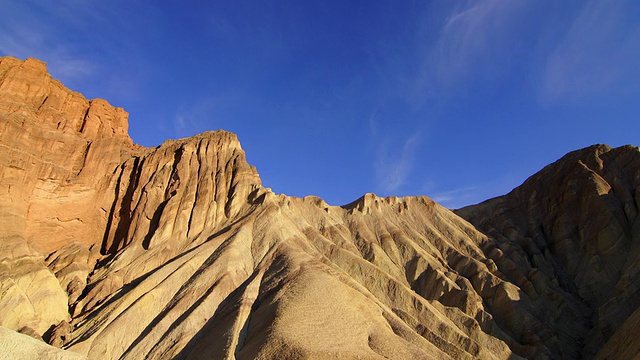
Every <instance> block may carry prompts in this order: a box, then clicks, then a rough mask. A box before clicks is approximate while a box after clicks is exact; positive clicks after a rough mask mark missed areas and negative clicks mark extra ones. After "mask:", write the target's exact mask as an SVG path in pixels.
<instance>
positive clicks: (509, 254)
mask: <svg viewBox="0 0 640 360" xmlns="http://www.w3.org/2000/svg"><path fill="white" fill-rule="evenodd" d="M639 204H640V150H639V149H638V148H637V147H635V146H623V147H620V148H616V149H612V148H611V147H609V146H606V145H595V146H592V147H589V148H586V149H582V150H579V151H575V152H572V153H570V154H567V155H566V156H564V157H563V158H562V159H560V160H558V161H557V162H555V163H554V164H551V165H549V166H547V167H545V168H544V169H543V170H542V171H540V172H539V173H537V174H536V175H534V176H532V177H531V178H529V179H528V180H527V181H526V182H525V183H524V184H523V185H522V186H520V187H518V188H516V189H515V190H513V191H512V192H511V193H509V194H508V195H505V196H502V197H499V198H496V199H492V200H489V201H487V202H484V203H482V204H479V205H476V206H471V207H468V208H465V209H462V210H460V211H458V214H459V215H461V216H462V217H464V218H466V219H467V220H469V221H470V222H471V223H473V224H474V225H476V226H477V227H478V228H479V229H481V230H483V231H484V232H485V233H486V234H488V235H490V236H491V237H493V238H494V239H495V240H496V241H495V242H494V243H495V248H496V250H495V251H496V252H499V253H500V254H501V257H502V258H506V259H507V260H503V261H502V262H497V264H498V267H499V268H501V269H503V268H505V269H507V268H508V269H509V271H508V272H507V271H505V270H503V271H505V272H507V274H509V275H510V276H509V278H510V279H511V280H512V281H513V282H514V283H516V284H517V285H518V286H520V287H524V286H525V285H523V284H529V283H530V284H531V285H532V287H533V288H534V289H535V290H534V291H535V292H536V293H537V294H538V295H540V296H541V297H540V298H541V299H545V301H547V299H552V298H555V299H556V301H553V303H555V304H557V308H558V309H563V310H560V313H559V314H558V313H556V319H557V320H555V321H554V320H551V319H550V320H548V321H547V324H548V326H549V327H550V329H551V330H553V331H554V332H555V333H556V334H564V336H566V337H570V338H571V339H572V340H573V341H572V342H566V343H565V344H564V345H563V348H565V349H566V351H567V352H566V354H573V355H572V356H584V357H586V358H592V357H593V356H595V354H596V353H597V352H598V350H599V349H600V348H601V347H602V346H603V345H604V343H605V342H606V341H607V340H608V339H609V338H610V337H611V336H612V335H613V334H614V333H615V332H616V331H618V329H620V328H621V327H622V325H623V323H624V322H625V321H626V320H627V319H628V318H629V316H630V315H631V314H632V313H633V312H634V311H635V310H636V309H637V308H638V306H639V305H640V293H639V292H638V284H640V277H639V275H640V273H639V271H638V264H639V261H640V257H639V254H640V217H638V205H639ZM502 254H504V255H502ZM549 279H550V280H551V281H552V283H549V281H548V280H549ZM558 299H562V301H560V302H559V301H557V300H558ZM548 314H553V312H548ZM569 324H571V326H569ZM570 348H573V349H570Z"/></svg>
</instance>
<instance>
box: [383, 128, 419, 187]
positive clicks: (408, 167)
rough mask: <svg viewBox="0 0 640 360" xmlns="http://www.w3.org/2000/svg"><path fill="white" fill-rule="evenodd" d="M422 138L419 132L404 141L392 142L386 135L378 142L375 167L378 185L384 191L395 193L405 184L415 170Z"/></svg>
mask: <svg viewBox="0 0 640 360" xmlns="http://www.w3.org/2000/svg"><path fill="white" fill-rule="evenodd" d="M420 139H421V136H420V133H419V132H418V133H416V134H413V135H411V136H409V137H407V138H405V139H404V140H403V141H398V142H392V140H391V139H390V138H389V137H386V138H383V139H381V141H379V142H378V144H379V145H378V147H377V153H376V158H375V164H374V167H375V174H376V181H377V185H378V187H379V188H380V189H381V190H382V191H383V192H385V193H393V192H396V191H398V190H399V189H400V188H401V187H402V185H404V183H405V182H406V180H407V177H408V176H409V175H410V173H411V171H412V170H413V167H414V163H415V154H416V151H417V149H418V146H419V145H420Z"/></svg>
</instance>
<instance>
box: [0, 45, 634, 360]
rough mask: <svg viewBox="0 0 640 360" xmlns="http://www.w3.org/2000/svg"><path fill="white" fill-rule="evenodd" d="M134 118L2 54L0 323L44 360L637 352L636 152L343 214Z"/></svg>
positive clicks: (205, 137)
mask: <svg viewBox="0 0 640 360" xmlns="http://www.w3.org/2000/svg"><path fill="white" fill-rule="evenodd" d="M127 121H128V120H127V113H126V112H125V111H124V110H122V109H120V108H116V107H113V106H111V105H109V103H108V102H106V101H104V100H87V99H85V98H84V97H83V96H82V95H80V94H78V93H75V92H73V91H70V90H68V89H66V88H65V87H64V86H63V85H61V84H60V83H59V82H58V81H56V80H52V79H51V75H49V74H48V73H47V71H46V66H45V64H44V63H42V62H40V61H38V60H34V59H28V60H26V61H21V60H18V59H14V58H11V57H5V58H0V141H1V142H0V152H1V154H0V155H2V156H1V157H0V162H1V164H2V166H1V168H0V171H1V173H0V174H1V175H0V200H1V201H2V207H1V208H0V229H1V231H0V280H1V287H2V291H1V292H0V325H2V326H4V327H6V328H9V329H12V330H16V331H20V332H22V333H24V334H29V335H31V336H32V338H24V337H25V336H26V335H20V334H15V335H17V337H16V336H14V333H12V332H8V331H9V330H6V331H5V332H3V333H2V334H1V335H2V336H4V337H6V338H7V339H9V337H10V338H11V343H12V344H17V345H15V346H18V347H19V346H20V344H22V343H24V349H26V350H24V351H26V353H25V354H27V353H28V354H31V355H30V356H32V357H33V358H37V357H38V356H37V353H36V351H40V350H37V349H35V348H34V349H32V347H30V346H31V345H30V344H32V342H33V341H36V342H38V341H40V342H41V340H36V339H33V337H35V338H41V339H43V340H44V341H47V342H48V343H50V344H52V345H54V346H56V347H59V348H62V349H66V350H69V351H72V353H69V354H70V355H69V356H76V355H75V354H81V355H83V356H87V357H89V358H92V359H140V358H151V359H154V358H155V359H168V358H183V359H184V358H188V359H199V358H203V359H204V358H229V359H231V358H242V359H245V358H246V359H253V358H263V359H270V358H278V359H281V358H290V359H297V358H305V359H314V358H318V359H324V358H331V357H333V358H341V359H349V358H353V359H356V358H360V359H369V358H370V359H383V358H392V359H432V358H433V359H477V358H482V359H517V358H521V357H522V358H538V359H544V358H553V359H555V358H581V357H586V358H593V357H596V356H597V355H598V353H600V356H601V357H602V358H625V357H628V355H630V354H636V353H637V350H638V347H637V345H635V342H633V341H629V339H628V336H626V335H628V334H629V333H633V332H634V331H635V330H636V329H637V328H638V323H640V322H639V321H638V319H637V318H638V315H637V312H636V309H637V308H638V305H640V296H638V295H637V289H638V284H639V282H640V280H639V279H638V274H639V271H638V270H636V269H638V266H637V264H638V263H639V261H640V259H639V258H638V257H639V256H640V250H639V248H638V246H637V244H638V242H639V241H640V239H639V238H638V231H640V225H638V221H637V219H638V203H639V200H640V199H638V197H639V196H640V195H638V194H639V193H638V192H637V190H638V189H639V188H640V152H639V151H638V148H636V147H622V148H618V149H611V148H609V147H606V146H604V145H599V146H594V147H591V148H587V149H583V150H579V151H577V152H573V153H571V154H568V155H567V156H565V157H564V158H562V159H560V160H559V161H558V162H556V163H554V164H552V165H549V166H548V167H546V168H545V169H543V170H542V171H541V172H539V173H538V174H536V175H534V176H533V177H531V178H530V179H529V180H527V181H526V182H525V183H524V184H523V185H522V186H521V187H519V188H517V189H515V190H514V191H513V192H511V193H510V194H508V195H505V196H503V197H500V198H496V199H492V200H489V201H487V202H485V203H482V204H479V205H475V206H472V207H468V208H465V209H461V210H458V211H456V212H452V211H450V210H448V209H445V208H443V207H442V206H440V205H438V204H437V203H435V202H434V201H432V200H431V199H429V198H427V197H405V198H396V197H389V198H380V197H378V196H376V195H374V194H366V195H364V196H363V197H362V198H360V199H358V200H356V201H354V202H353V203H351V204H348V205H345V206H342V207H338V206H330V205H328V204H327V203H325V202H324V201H323V200H322V199H320V198H317V197H313V196H309V197H305V198H295V197H289V196H286V195H277V194H274V193H273V192H272V191H271V190H270V189H268V188H265V187H264V186H263V185H262V183H261V181H260V177H259V175H258V173H257V172H256V170H255V168H253V167H251V166H250V165H249V164H247V162H246V159H245V154H244V151H243V150H242V148H241V146H240V143H239V141H238V139H237V137H236V136H235V135H234V134H231V133H228V132H225V131H215V132H207V133H204V134H201V135H198V136H195V137H192V138H188V139H180V140H169V141H166V142H165V143H163V144H162V145H160V146H158V147H155V148H144V147H141V146H137V145H135V144H133V142H132V141H131V139H130V138H129V136H128V133H127V127H128V123H127ZM3 331H4V330H3ZM25 339H26V340H25ZM27 340H28V341H27ZM42 345H43V346H46V345H45V344H44V343H42ZM12 346H13V345H12ZM29 349H32V350H33V351H32V350H29ZM46 349H49V348H46ZM21 351H22V350H21ZM56 354H66V353H65V352H62V353H56ZM51 356H54V355H51ZM55 356H58V355H55ZM60 356H62V355H60ZM60 358H62V357H60Z"/></svg>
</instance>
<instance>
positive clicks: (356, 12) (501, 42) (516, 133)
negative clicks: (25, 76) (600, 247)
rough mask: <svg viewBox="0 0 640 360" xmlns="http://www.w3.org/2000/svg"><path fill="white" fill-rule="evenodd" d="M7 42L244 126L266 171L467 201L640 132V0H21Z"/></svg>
mask: <svg viewBox="0 0 640 360" xmlns="http://www.w3.org/2000/svg"><path fill="white" fill-rule="evenodd" d="M0 8H1V9H3V11H2V13H0V55H12V56H15V57H18V58H22V59H24V58H26V57H37V58H40V59H42V60H44V61H46V62H47V63H48V67H49V71H50V72H51V73H52V74H53V76H54V78H57V79H59V80H61V81H62V82H63V83H64V84H65V85H67V86H68V87H69V88H71V89H73V90H76V91H79V92H81V93H83V94H84V95H85V96H87V97H88V98H96V97H99V98H104V99H107V100H108V101H109V102H111V103H112V104H114V105H116V106H121V107H124V108H125V109H126V110H127V111H128V112H129V113H130V118H129V120H130V134H131V136H132V138H133V139H134V141H135V142H137V143H139V144H142V145H145V146H155V145H159V144H160V143H162V141H163V140H165V139H169V138H181V137H187V136H191V135H194V134H197V133H200V132H203V131H206V130H216V129H226V130H229V131H232V132H234V133H236V134H238V136H239V138H240V141H241V142H242V146H243V148H244V149H245V150H246V152H247V158H248V160H249V162H250V163H251V164H252V165H255V166H256V167H257V168H258V171H259V173H260V175H261V177H262V181H263V184H264V185H265V186H266V187H271V188H272V189H273V190H274V191H275V192H277V193H286V194H288V195H295V196H305V195H311V194H313V195H318V196H320V197H322V198H324V199H325V200H326V201H327V202H329V203H330V204H333V205H341V204H346V203H349V202H351V201H352V200H354V199H356V198H358V197H359V196H361V195H362V194H364V193H366V192H375V193H377V194H378V195H381V196H387V195H427V196H430V197H432V198H433V199H435V200H436V201H438V202H440V203H441V204H443V205H445V206H448V207H452V208H455V207H460V206H463V205H468V204H472V203H476V202H479V201H482V200H485V199H488V198H490V197H493V196H498V195H501V194H504V193H507V192H508V191H510V190H511V189H512V188H514V187H516V186H518V185H519V184H521V183H522V182H523V181H524V180H525V179H526V178H527V177H528V176H530V175H532V174H533V173H535V172H536V171H538V170H540V169H541V168H542V167H543V166H545V165H547V164H549V163H551V162H553V161H555V160H557V159H558V158H560V157H561V156H562V155H564V154H565V153H567V152H569V151H572V150H575V149H578V148H582V147H585V146H588V145H591V144H595V143H606V144H609V145H612V146H620V145H624V144H634V145H640V141H639V134H640V121H639V120H640V119H638V115H639V114H640V2H638V1H633V0H620V1H606V0H584V1H556V0H478V1H444V0H434V1H383V0H376V1H347V0H339V1H332V0H328V1H315V2H311V1H284V0H283V1H268V0H262V1H225V2H222V1H191V2H188V1H184V2H169V1H97V0H87V1H80V0H77V1H65V0H60V1H44V0H43V1H29V0H26V1H24V0H21V1H7V0H0Z"/></svg>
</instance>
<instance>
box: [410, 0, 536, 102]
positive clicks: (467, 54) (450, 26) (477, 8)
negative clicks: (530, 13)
mask: <svg viewBox="0 0 640 360" xmlns="http://www.w3.org/2000/svg"><path fill="white" fill-rule="evenodd" d="M527 6H528V1H527V0H481V1H473V2H471V5H470V6H468V7H465V8H462V9H460V8H459V9H457V10H454V11H453V12H452V13H451V14H450V15H449V16H448V18H447V21H446V22H445V23H444V26H443V27H442V28H441V30H440V33H439V35H438V38H437V41H436V42H435V45H434V46H433V48H432V49H431V51H430V53H429V55H428V56H427V57H426V59H425V63H424V66H423V69H422V74H421V76H420V81H421V82H422V83H423V85H424V86H435V87H436V88H437V90H438V91H443V90H444V91H452V90H455V88H457V87H459V86H460V85H463V86H468V85H469V84H470V83H471V82H473V81H478V80H481V81H490V80H491V79H494V78H499V77H501V76H503V75H504V73H505V70H507V69H506V67H508V66H509V65H510V63H511V61H512V59H511V56H512V52H513V50H514V43H515V42H517V41H518V40H517V38H515V37H514V36H513V35H514V33H515V32H516V31H515V30H516V29H517V28H518V26H519V19H520V18H521V17H522V16H524V14H525V10H526V8H527Z"/></svg>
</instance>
